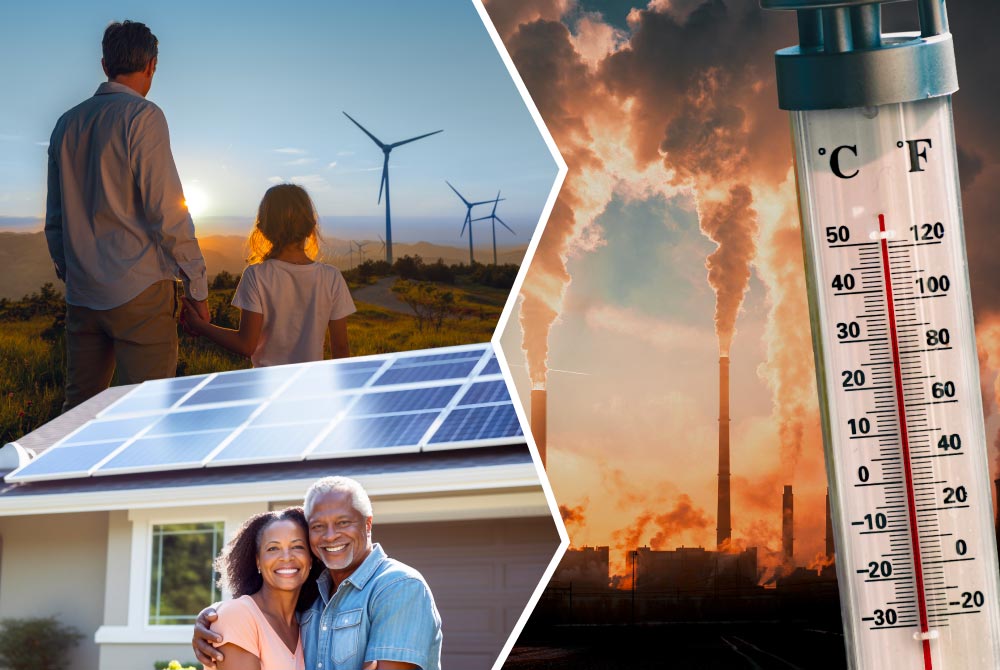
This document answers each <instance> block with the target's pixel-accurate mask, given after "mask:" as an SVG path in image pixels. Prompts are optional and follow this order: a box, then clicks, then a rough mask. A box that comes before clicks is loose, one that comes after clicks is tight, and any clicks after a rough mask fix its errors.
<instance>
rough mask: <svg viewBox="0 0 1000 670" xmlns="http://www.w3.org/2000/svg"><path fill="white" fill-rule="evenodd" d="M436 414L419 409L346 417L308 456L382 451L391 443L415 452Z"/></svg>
mask: <svg viewBox="0 0 1000 670" xmlns="http://www.w3.org/2000/svg"><path fill="white" fill-rule="evenodd" d="M437 416H438V413H437V412H422V413H419V414H393V415H390V416H376V417H365V418H360V419H353V418H352V419H345V420H343V421H341V422H340V423H338V424H337V426H336V427H335V428H334V429H333V431H332V432H331V433H330V434H329V435H327V436H326V437H325V438H324V439H323V440H322V441H321V442H320V443H319V445H317V447H316V448H315V449H314V450H313V451H312V452H311V453H310V454H309V455H308V458H317V457H324V456H326V457H337V456H359V455H369V454H375V453H385V452H386V451H387V450H388V449H389V448H390V447H404V449H402V450H400V451H412V452H417V451H420V447H419V446H418V445H419V443H420V438H421V437H423V435H424V433H425V432H427V429H428V428H429V427H430V425H431V424H432V423H433V422H434V419H436V418H437ZM394 451H396V450H394Z"/></svg>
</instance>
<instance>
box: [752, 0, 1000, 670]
mask: <svg viewBox="0 0 1000 670" xmlns="http://www.w3.org/2000/svg"><path fill="white" fill-rule="evenodd" d="M878 2H879V0H762V4H763V5H764V6H765V7H769V8H773V9H794V10H796V11H797V12H798V20H799V39H800V42H801V44H800V45H799V46H797V47H792V48H789V49H784V50H782V51H779V52H778V54H777V56H776V66H777V74H778V92H779V103H780V105H781V107H783V108H784V109H788V110H790V111H791V121H792V134H793V137H794V143H795V154H796V156H795V157H796V175H797V178H798V188H799V208H800V212H801V217H802V231H803V248H804V256H805V266H806V283H807V288H808V297H809V310H810V321H811V326H812V332H813V346H814V351H815V355H816V372H817V382H818V383H817V386H818V390H819V395H820V410H821V415H822V420H823V438H824V447H825V451H826V463H827V475H828V480H829V484H830V501H831V510H832V516H833V525H834V531H835V548H836V564H837V577H838V583H839V588H840V596H841V609H842V615H843V623H844V632H845V641H846V645H847V657H848V663H849V666H850V667H851V668H855V669H864V670H876V669H877V670H894V669H897V668H900V669H907V670H909V669H912V670H967V669H972V668H977V669H979V668H983V669H986V668H1000V584H998V567H997V551H996V537H995V534H994V526H993V512H992V505H991V500H992V496H991V487H990V480H989V467H988V461H987V448H986V439H985V430H984V425H983V411H982V401H981V398H980V386H979V366H978V360H977V350H976V344H975V332H974V331H975V329H974V322H973V317H972V305H971V300H970V294H969V280H968V270H967V266H966V255H965V242H964V235H963V225H962V211H961V202H960V191H959V181H958V166H957V152H956V147H955V140H954V130H953V127H952V113H951V93H953V92H954V91H955V90H957V88H958V86H957V75H956V74H955V71H954V51H953V48H952V43H951V35H950V33H949V32H948V29H947V17H946V16H945V13H944V3H943V1H942V0H918V3H917V4H918V9H919V17H920V25H921V31H920V33H909V34H895V35H882V34H881V28H880V10H879V4H878Z"/></svg>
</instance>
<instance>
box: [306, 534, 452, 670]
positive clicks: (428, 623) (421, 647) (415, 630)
mask: <svg viewBox="0 0 1000 670" xmlns="http://www.w3.org/2000/svg"><path fill="white" fill-rule="evenodd" d="M317 583H318V585H319V598H317V599H316V602H315V603H313V606H312V607H311V608H309V609H308V610H306V611H305V612H303V613H302V616H301V618H300V625H301V628H300V631H301V634H302V648H303V650H304V652H305V657H306V670H361V667H362V666H363V665H364V664H365V663H368V662H371V661H400V662H404V663H413V664H414V665H417V666H420V668H422V670H440V669H441V617H440V615H438V611H437V608H436V607H435V606H434V597H433V596H432V595H431V591H430V589H429V588H427V583H426V582H425V581H424V578H423V577H421V576H420V573H419V572H417V571H416V570H414V569H413V568H411V567H409V566H407V565H404V564H402V563H400V562H399V561H396V560H393V559H391V558H389V557H388V556H386V554H385V551H383V550H382V547H381V546H380V545H378V544H375V545H373V547H372V552H371V554H369V555H368V557H367V558H366V559H365V560H364V561H363V562H362V563H361V565H359V566H358V569H357V570H355V571H354V572H353V573H352V574H351V576H350V577H348V578H347V579H345V580H344V581H343V582H341V584H340V586H339V587H337V590H336V592H334V593H332V594H331V593H330V590H331V587H332V586H333V582H332V580H331V579H330V573H329V572H324V573H323V574H322V575H321V576H320V578H319V580H318V582H317Z"/></svg>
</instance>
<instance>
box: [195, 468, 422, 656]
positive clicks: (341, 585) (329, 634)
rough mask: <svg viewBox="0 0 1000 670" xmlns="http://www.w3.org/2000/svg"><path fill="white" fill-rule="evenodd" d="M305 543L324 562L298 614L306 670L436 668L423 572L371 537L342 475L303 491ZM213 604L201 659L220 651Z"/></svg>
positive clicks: (368, 508) (199, 628)
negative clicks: (314, 593) (314, 594)
mask: <svg viewBox="0 0 1000 670" xmlns="http://www.w3.org/2000/svg"><path fill="white" fill-rule="evenodd" d="M305 510H306V518H307V519H308V522H309V545H310V547H311V548H312V552H313V555H314V556H315V557H316V558H318V560H320V561H322V562H323V564H324V565H325V566H326V568H327V569H326V571H325V572H323V573H322V574H321V575H320V577H319V580H318V582H317V583H318V586H319V598H317V599H316V602H315V603H313V605H312V607H310V608H309V609H308V610H306V611H305V612H304V613H303V614H302V615H301V617H300V619H299V625H300V634H301V635H302V647H303V650H304V652H305V659H306V670H375V669H378V670H393V669H395V670H405V669H413V668H420V670H440V668H441V617H440V616H439V615H438V612H437V608H436V607H435V606H434V597H433V596H432V595H431V592H430V589H429V588H428V587H427V583H426V582H425V581H424V578H423V577H421V576H420V573H419V572H417V571H416V570H414V569H413V568H411V567H409V566H407V565H404V564H403V563H400V562H399V561H396V560H393V559H391V558H389V557H388V556H386V554H385V551H383V550H382V547H381V546H379V545H378V544H372V504H371V500H369V498H368V494H367V493H366V492H365V490H364V488H363V487H362V486H361V484H359V483H358V482H356V481H355V480H353V479H349V478H347V477H327V478H325V479H321V480H319V481H318V482H316V483H315V484H313V485H312V486H311V487H310V488H309V491H308V492H307V493H306V500H305ZM214 620H215V612H214V610H213V609H212V608H208V609H206V610H204V611H203V612H202V613H201V614H200V615H199V617H198V623H197V625H196V626H195V632H194V639H193V642H192V646H193V647H194V651H195V654H196V655H197V657H198V660H199V661H200V662H202V663H205V664H208V665H212V663H213V660H214V661H221V660H223V655H222V653H221V652H219V650H218V649H216V648H215V647H214V646H213V645H212V643H213V642H214V643H215V644H220V643H222V642H223V640H222V637H221V636H219V635H216V634H215V633H213V632H212V631H211V630H210V626H211V622H212V621H214Z"/></svg>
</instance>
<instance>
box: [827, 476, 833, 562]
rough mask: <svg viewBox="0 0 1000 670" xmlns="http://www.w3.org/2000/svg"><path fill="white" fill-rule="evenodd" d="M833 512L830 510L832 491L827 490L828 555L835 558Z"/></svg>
mask: <svg viewBox="0 0 1000 670" xmlns="http://www.w3.org/2000/svg"><path fill="white" fill-rule="evenodd" d="M834 551H835V550H834V547H833V511H832V510H831V509H830V489H829V488H828V489H827V490H826V555H827V556H833V554H834Z"/></svg>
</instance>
